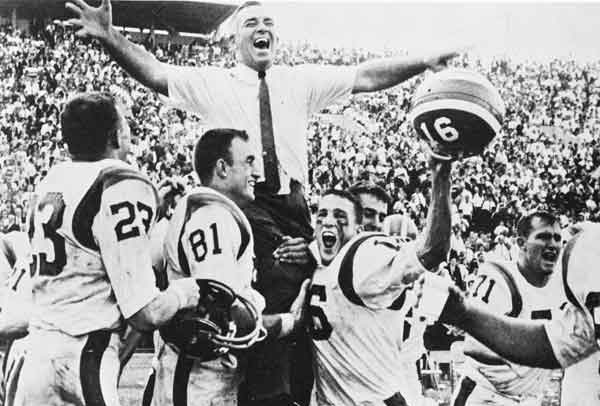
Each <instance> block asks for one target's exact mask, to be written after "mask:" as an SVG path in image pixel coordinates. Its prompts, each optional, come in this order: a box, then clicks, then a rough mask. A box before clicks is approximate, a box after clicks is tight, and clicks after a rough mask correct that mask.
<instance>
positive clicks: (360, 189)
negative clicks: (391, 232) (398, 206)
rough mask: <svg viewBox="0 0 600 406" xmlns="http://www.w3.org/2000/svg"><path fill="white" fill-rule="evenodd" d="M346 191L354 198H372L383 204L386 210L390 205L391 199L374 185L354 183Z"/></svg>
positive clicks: (382, 189) (383, 190)
mask: <svg viewBox="0 0 600 406" xmlns="http://www.w3.org/2000/svg"><path fill="white" fill-rule="evenodd" d="M348 191H349V192H350V193H352V194H354V195H356V196H360V195H371V196H374V197H375V199H377V200H379V201H380V202H383V203H385V204H386V205H387V207H388V210H389V207H390V206H391V204H392V198H391V197H390V195H389V194H388V193H387V192H386V191H385V189H384V188H382V187H381V186H378V185H376V184H374V183H370V182H358V183H355V184H354V185H352V186H350V188H349V189H348Z"/></svg>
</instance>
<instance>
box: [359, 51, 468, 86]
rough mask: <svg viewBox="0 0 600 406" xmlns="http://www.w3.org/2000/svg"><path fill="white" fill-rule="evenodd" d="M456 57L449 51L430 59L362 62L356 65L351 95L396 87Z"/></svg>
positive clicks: (382, 59) (393, 59) (390, 59)
mask: <svg viewBox="0 0 600 406" xmlns="http://www.w3.org/2000/svg"><path fill="white" fill-rule="evenodd" d="M456 56H458V52H456V51H450V52H444V53H439V54H436V55H432V56H430V57H416V58H406V57H396V58H381V59H375V60H371V61H367V62H363V63H361V64H360V65H358V70H357V72H356V79H355V80H354V87H353V89H352V93H362V92H375V91H377V90H383V89H387V88H390V87H393V86H396V85H397V84H400V83H402V82H404V81H405V80H408V79H410V78H412V77H413V76H415V75H418V74H419V73H422V72H424V71H425V70H427V69H432V70H434V71H437V70H439V69H441V68H443V67H444V66H445V65H446V63H447V62H448V61H449V60H450V59H452V58H454V57H456Z"/></svg>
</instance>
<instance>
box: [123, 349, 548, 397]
mask: <svg viewBox="0 0 600 406" xmlns="http://www.w3.org/2000/svg"><path fill="white" fill-rule="evenodd" d="M151 358H152V354H151V353H136V354H134V356H133V357H132V358H131V360H130V361H129V363H128V364H127V366H126V367H125V371H124V372H123V376H122V377H121V382H120V385H119V395H120V397H121V405H122V406H140V404H141V399H142V393H143V392H144V387H145V385H146V381H147V380H148V375H149V372H150V361H151ZM447 384H448V383H445V385H444V386H445V387H447ZM439 395H440V396H439V397H440V401H441V403H440V405H449V404H450V403H449V401H450V399H449V391H448V390H443V391H441V392H440V393H439ZM559 404H560V375H559V374H557V375H556V377H555V378H554V379H553V380H552V382H551V385H550V387H548V388H547V390H546V393H545V398H544V403H543V406H559Z"/></svg>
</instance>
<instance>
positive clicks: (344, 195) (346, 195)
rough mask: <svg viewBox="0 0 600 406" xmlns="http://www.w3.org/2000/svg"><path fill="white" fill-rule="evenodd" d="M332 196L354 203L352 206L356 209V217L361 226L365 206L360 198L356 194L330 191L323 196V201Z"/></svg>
mask: <svg viewBox="0 0 600 406" xmlns="http://www.w3.org/2000/svg"><path fill="white" fill-rule="evenodd" d="M330 195H331V196H337V197H341V198H342V199H346V200H348V201H349V202H350V203H352V206H353V207H354V217H355V218H356V222H357V223H358V224H360V223H361V222H362V212H363V206H362V203H361V202H360V199H359V198H358V196H356V195H355V194H354V193H351V192H349V191H346V190H338V189H328V190H326V191H325V192H323V193H322V194H321V199H322V198H324V197H325V196H330Z"/></svg>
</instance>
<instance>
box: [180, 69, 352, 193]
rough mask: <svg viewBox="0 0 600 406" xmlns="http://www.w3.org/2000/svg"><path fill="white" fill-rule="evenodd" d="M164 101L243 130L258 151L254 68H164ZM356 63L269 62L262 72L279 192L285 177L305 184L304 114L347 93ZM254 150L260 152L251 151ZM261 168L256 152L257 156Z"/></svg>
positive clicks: (284, 189) (210, 123) (213, 124)
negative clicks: (166, 97)
mask: <svg viewBox="0 0 600 406" xmlns="http://www.w3.org/2000/svg"><path fill="white" fill-rule="evenodd" d="M169 69H170V71H169V77H168V81H169V100H170V102H171V103H172V104H174V105H175V106H177V107H180V108H183V109H187V110H191V111H193V112H195V113H197V114H199V115H200V116H201V117H202V118H203V119H204V120H205V121H206V124H207V127H208V128H235V129H239V130H245V131H246V132H247V133H248V135H249V137H250V142H251V143H253V146H254V147H255V148H256V151H262V145H261V135H260V117H259V116H260V114H259V101H258V87H259V79H258V73H257V72H256V71H254V70H252V69H250V68H248V67H247V66H245V65H242V64H240V65H238V66H236V67H234V68H232V69H223V68H219V67H213V66H206V67H200V68H196V67H181V66H172V67H170V68H169ZM355 76H356V67H338V66H320V65H298V66H294V67H289V66H273V67H271V68H270V69H269V70H268V71H267V72H266V77H265V79H266V81H267V85H268V87H269V96H270V100H271V112H272V117H273V134H274V139H275V149H276V152H277V158H278V160H279V176H280V179H281V189H280V191H279V193H280V194H287V193H289V180H290V179H295V180H297V181H299V182H300V183H302V184H303V185H306V184H307V181H308V151H307V127H308V119H309V117H310V116H311V115H312V114H313V113H316V112H318V111H320V110H322V109H324V108H325V107H327V106H328V105H330V104H332V103H334V102H336V101H337V102H340V101H343V100H345V99H346V98H347V97H349V96H350V94H351V92H352V88H353V86H354V80H355ZM257 155H260V153H257ZM257 159H258V164H259V167H261V168H262V166H263V165H262V157H261V156H258V157H257Z"/></svg>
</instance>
